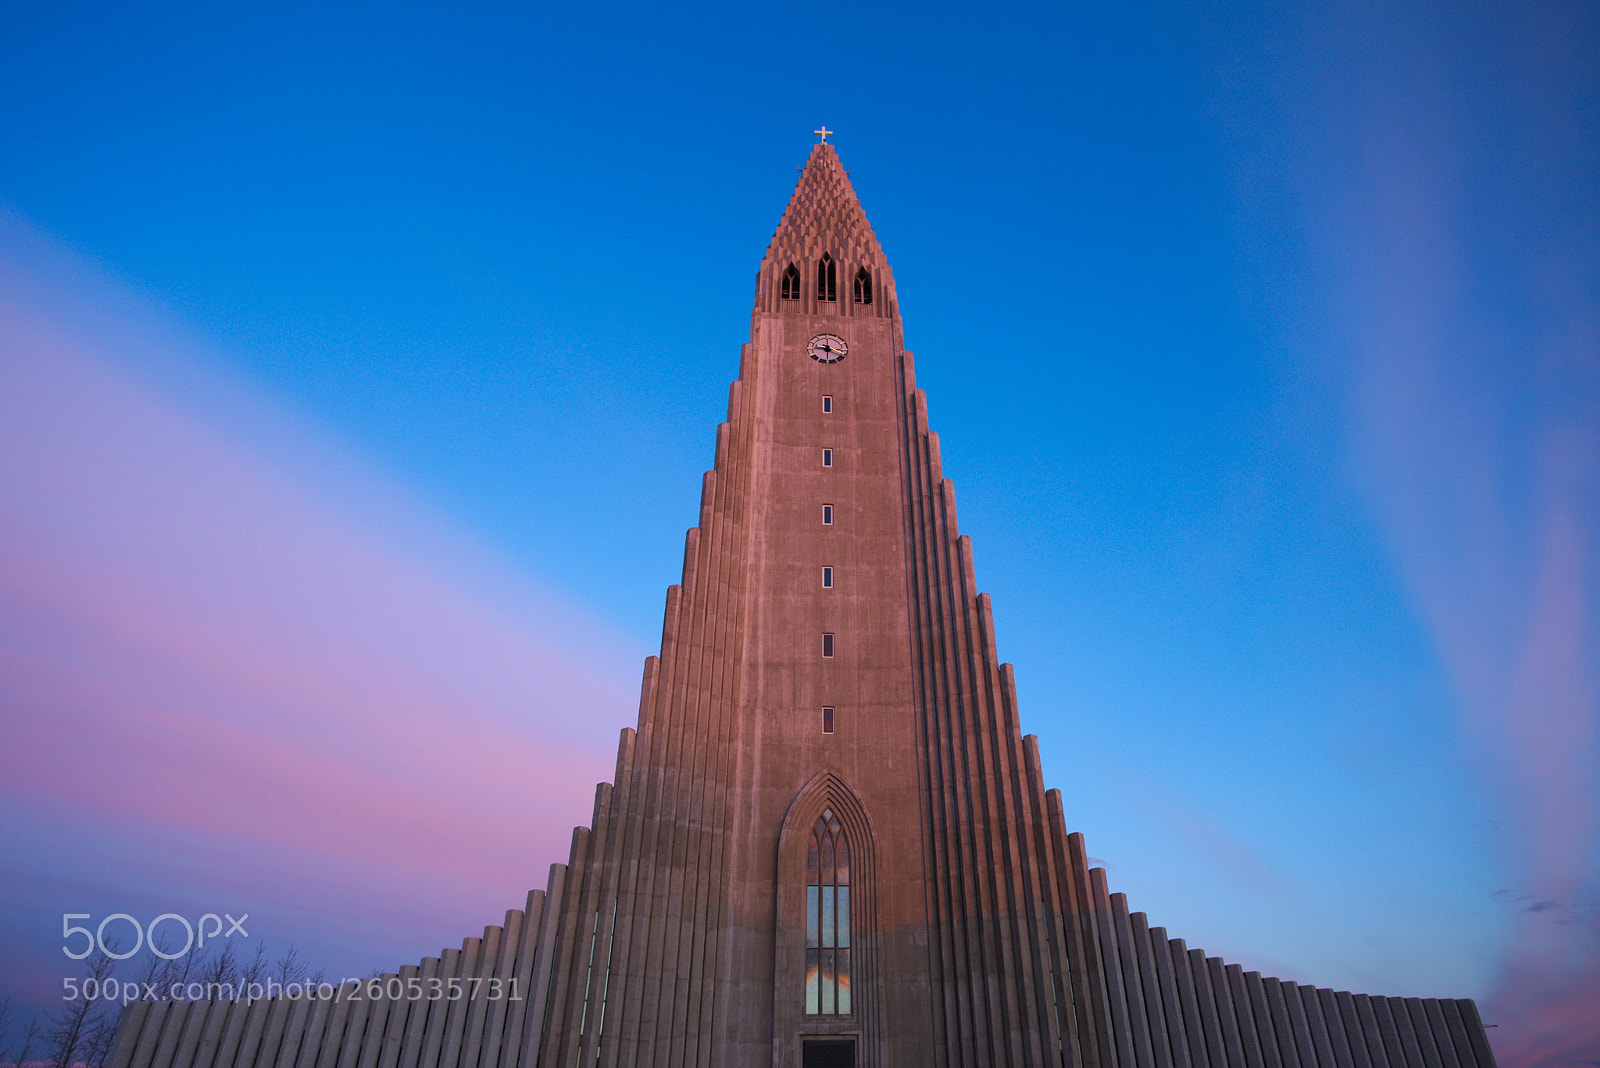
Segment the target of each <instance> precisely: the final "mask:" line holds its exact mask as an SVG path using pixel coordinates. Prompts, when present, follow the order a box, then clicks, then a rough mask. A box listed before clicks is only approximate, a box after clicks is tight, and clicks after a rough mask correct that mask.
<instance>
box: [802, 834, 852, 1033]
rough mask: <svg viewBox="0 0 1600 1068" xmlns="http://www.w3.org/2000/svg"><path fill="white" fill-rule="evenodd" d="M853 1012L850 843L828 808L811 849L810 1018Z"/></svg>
mask: <svg viewBox="0 0 1600 1068" xmlns="http://www.w3.org/2000/svg"><path fill="white" fill-rule="evenodd" d="M850 1011H851V1009H850V840H849V838H848V837H847V836H846V835H845V833H844V827H843V826H842V825H841V824H840V823H839V817H838V816H836V815H834V812H833V809H831V808H825V809H823V810H822V815H821V816H819V817H818V818H817V822H816V823H815V824H814V825H813V826H812V828H811V846H810V848H809V849H808V850H807V851H806V1015H807V1016H848V1015H849V1014H850Z"/></svg>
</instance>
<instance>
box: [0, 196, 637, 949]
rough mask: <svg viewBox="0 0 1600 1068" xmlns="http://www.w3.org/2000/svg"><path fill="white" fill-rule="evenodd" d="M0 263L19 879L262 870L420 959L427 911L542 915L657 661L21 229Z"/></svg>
mask: <svg viewBox="0 0 1600 1068" xmlns="http://www.w3.org/2000/svg"><path fill="white" fill-rule="evenodd" d="M0 238H3V239H0V250H5V251H3V252H0V382H3V383H4V386H3V388H0V706H3V709H4V712H3V715H0V752H5V753H6V754H7V755H8V757H9V758H10V759H9V760H8V761H7V769H6V773H5V774H4V776H0V805H3V806H4V807H5V808H6V810H7V811H8V812H9V813H10V814H11V815H10V817H8V819H7V821H6V823H7V825H8V827H9V828H10V829H8V830H7V831H6V832H5V835H4V841H5V844H6V846H7V847H8V848H7V849H5V850H4V851H3V852H4V853H5V855H7V856H8V857H10V858H11V860H10V861H9V862H8V863H9V865H10V869H11V870H10V872H9V873H8V880H9V879H11V878H13V877H15V878H19V879H20V878H22V877H23V876H22V875H21V874H20V873H21V872H22V871H24V870H25V871H26V873H27V874H26V877H27V878H28V879H30V880H33V881H34V882H35V883H36V884H39V885H42V884H43V883H44V882H50V881H51V880H54V881H55V882H57V883H59V884H60V885H63V886H84V887H87V886H91V885H93V886H96V887H98V888H99V890H98V891H96V892H97V893H101V894H102V895H111V896H113V897H114V896H115V895H116V894H117V893H119V892H122V893H126V894H130V895H138V894H145V893H147V892H148V891H149V890H150V889H151V888H152V887H151V885H150V884H151V883H152V881H154V880H158V879H161V878H163V876H162V875H161V872H162V871H163V870H164V869H166V868H169V867H172V866H176V865H178V864H179V857H178V856H177V853H179V852H193V853H194V854H196V855H197V856H198V857H199V858H200V859H199V861H198V870H199V871H200V872H201V874H199V875H197V876H196V877H195V878H196V880H197V882H198V884H200V885H190V886H187V887H183V888H180V891H174V892H182V893H185V894H188V895H189V896H193V897H197V898H203V897H205V896H206V892H205V889H206V887H207V886H210V887H212V888H213V889H215V890H216V893H217V894H218V895H222V894H223V891H222V889H221V888H222V887H224V886H231V887H232V889H231V890H230V891H229V892H230V893H237V892H239V891H240V890H241V887H240V886H239V885H237V884H236V883H235V882H234V879H235V877H236V876H238V875H239V874H240V872H241V871H243V870H247V871H248V872H249V878H248V879H247V880H246V886H245V887H243V890H244V892H246V893H247V894H248V895H249V897H250V898H251V899H252V900H253V901H254V902H255V904H254V905H253V906H252V907H255V908H257V909H258V911H262V910H265V911H272V910H273V909H278V910H279V911H280V912H282V913H283V914H284V915H289V914H292V913H293V912H294V911H295V910H297V909H298V910H304V909H307V908H310V909H321V910H325V911H327V912H330V913H336V914H340V915H343V916H345V917H346V918H347V920H348V921H349V923H350V924H364V923H370V922H371V920H372V917H373V915H374V913H375V912H376V914H378V915H388V916H391V917H398V918H403V922H409V923H411V924H413V927H412V929H411V932H410V935H409V939H410V941H415V942H416V943H417V944H415V945H412V946H410V948H409V949H407V950H406V952H407V953H409V954H410V955H411V956H413V957H415V956H417V955H420V954H421V953H424V952H433V951H436V950H437V949H438V948H439V947H438V945H437V944H435V943H434V942H433V939H435V938H436V937H438V935H437V933H436V932H432V931H430V933H429V934H428V935H426V936H425V937H426V939H427V940H426V941H424V940H423V939H424V936H422V935H420V934H419V933H418V928H417V926H416V922H417V917H416V908H415V902H417V901H429V902H437V901H439V900H454V901H455V902H457V903H458V904H457V905H456V906H455V907H456V908H458V909H460V908H462V907H463V906H462V905H461V904H459V903H461V902H465V903H466V907H467V908H470V909H476V910H482V909H483V908H484V907H485V906H486V904H488V903H489V902H491V901H498V908H497V909H496V910H495V911H493V912H491V913H490V914H489V915H487V916H481V917H480V918H479V919H478V920H477V922H478V923H479V924H481V923H482V922H486V921H487V920H491V919H497V918H498V911H499V910H503V909H504V908H507V907H513V906H516V905H519V904H520V903H521V900H522V897H523V895H524V893H525V891H526V890H527V889H528V888H530V887H532V886H535V885H542V883H543V880H544V876H545V869H546V867H547V866H548V864H549V863H550V862H551V861H556V860H564V859H565V857H566V850H567V845H568V839H569V836H570V832H571V828H572V827H573V825H574V824H577V823H585V822H587V821H588V818H589V808H590V804H591V801H592V797H593V789H594V784H595V783H596V782H597V781H600V780H602V779H609V778H610V776H611V773H612V765H613V761H614V754H615V745H616V733H617V730H618V728H619V727H621V726H624V725H631V721H632V717H633V713H634V711H635V708H636V702H637V697H636V693H637V691H636V685H637V683H636V680H637V677H638V674H637V673H638V662H637V652H635V651H633V650H630V649H629V648H628V643H627V642H626V641H624V640H623V639H621V638H620V637H618V636H617V635H615V634H613V633H611V632H609V631H608V630H607V629H606V628H605V627H604V626H603V625H601V624H599V623H597V622H596V621H594V620H593V619H590V618H588V617H587V616H586V614H585V613H584V612H583V611H582V610H580V609H579V608H577V607H576V606H575V605H572V604H570V603H568V602H566V601H565V600H564V599H563V598H562V597H561V596H559V595H558V594H556V593H555V592H553V591H552V590H550V589H548V588H545V587H542V586H541V585H540V584H539V583H538V582H537V581H535V580H533V579H531V578H530V577H528V576H527V575H525V574H521V573H519V572H518V570H517V569H516V568H515V567H514V566H513V565H510V564H508V563H506V562H505V561H503V560H501V559H499V558H497V557H496V555H495V554H494V553H493V552H492V551H490V550H489V549H487V548H486V547H484V546H483V545H481V544H478V543H476V542H475V541H474V540H473V539H471V538H470V537H469V536H467V535H465V534H463V533H461V532H458V531H454V530H452V529H451V528H450V527H449V526H448V525H447V524H446V523H444V522H442V521H441V520H439V519H437V518H436V517H434V516H432V515H431V514H430V513H429V512H428V510H427V508H426V507H425V506H423V505H421V504H419V503H417V502H416V501H413V500H411V499H409V498H408V496H407V495H406V494H405V493H404V492H403V491H402V490H400V489H398V488H396V487H395V486H393V485H392V484H390V483H389V481H388V480H387V479H385V478H384V476H383V475H382V474H381V473H378V472H374V471H372V470H370V469H368V468H366V467H364V466H363V464H362V462H361V461H360V460H359V459H358V458H356V457H354V456H353V455H351V454H350V453H349V452H348V450H345V449H343V448H341V447H340V446H339V445H338V444H337V443H333V442H329V441H327V440H326V439H324V438H323V437H321V436H319V435H318V434H317V433H316V432H315V431H314V430H311V429H308V428H306V427H304V426H300V425H297V424H296V422H295V420H294V419H293V417H292V416H290V415H289V414H287V413H286V412H284V411H282V410H280V409H279V408H277V407H276V406H275V405H274V404H273V402H272V401H271V400H270V398H267V397H265V396H264V395H261V394H259V393H258V392H257V391H253V390H252V389H251V387H249V386H248V385H247V384H244V383H240V382H236V381H229V380H227V379H226V378H225V377H223V376H222V374H221V373H220V372H218V371H216V370H215V369H212V368H208V367H207V365H206V363H205V361H206V360H207V359H208V357H207V356H206V355H205V354H204V353H203V352H201V353H198V354H197V353H196V352H195V346H193V345H192V344H191V343H189V342H187V341H185V340H184V339H182V338H181V337H178V336H176V335H175V334H174V333H173V331H172V330H171V328H170V327H168V326H166V325H165V324H163V323H161V322H160V320H159V318H158V317H156V316H154V315H152V314H151V313H150V312H148V311H147V310H145V309H141V308H139V307H138V306H137V305H136V304H133V303H130V301H129V300H128V298H127V297H126V296H125V295H124V294H122V293H119V292H117V291H116V290H115V289H114V288H112V287H109V286H107V285H106V284H104V283H103V282H101V281H99V280H98V279H96V278H94V277H93V276H92V274H90V273H89V272H88V271H86V270H85V269H83V268H81V267H79V266H77V265H75V264H74V263H72V262H71V260H70V258H69V257H66V256H64V255H63V254H62V253H60V252H59V251H57V250H54V249H52V248H50V246H49V245H48V243H47V242H45V241H43V240H42V239H40V238H38V237H37V236H36V235H33V234H30V233H28V232H27V231H26V229H25V228H23V227H21V226H20V225H19V224H17V223H16V222H15V220H8V219H4V218H0ZM29 821H33V822H32V823H31V825H30V824H29ZM45 826H48V827H49V828H50V834H49V835H48V836H46V837H44V838H40V837H37V836H35V837H30V838H27V842H28V845H27V847H26V849H25V850H23V849H22V847H21V846H20V845H19V843H20V842H21V841H22V840H23V837H26V835H27V833H28V832H37V831H39V830H40V828H42V827H45ZM113 828H114V829H115V833H113V831H112V829H113ZM119 838H120V839H121V841H119ZM128 839H132V840H135V841H142V842H145V843H147V845H148V850H147V851H148V852H150V853H153V854H159V855H158V856H154V857H149V858H144V859H139V860H130V859H129V857H130V856H137V852H136V851H124V850H123V848H122V847H123V845H124V844H126V841H127V840H128ZM24 852H25V853H26V855H23V853H24ZM162 856H165V857H166V858H167V860H169V861H170V864H165V863H163V862H162ZM207 857H209V858H210V860H206V859H205V858H207ZM147 860H148V864H147V863H146V861H147ZM118 864H124V865H127V866H126V867H125V868H123V869H122V870H118V869H117V867H116V865H118ZM362 873H365V875H363V874H362ZM362 878H370V879H372V883H373V885H372V886H371V887H370V888H367V889H364V888H363V887H362V886H361V885H360V881H361V879H362ZM119 888H120V889H119ZM447 891H448V892H447ZM407 892H409V894H410V898H411V901H410V903H408V902H407V900H406V894H407ZM346 895H349V896H346ZM224 896H225V895H224ZM41 908H42V909H43V910H44V912H45V913H46V914H45V915H43V916H41V917H30V918H28V919H27V923H28V924H29V925H30V926H29V931H30V937H31V936H32V935H34V934H37V933H38V932H39V931H43V932H44V933H45V934H48V933H49V932H50V931H51V930H52V922H53V930H54V931H55V934H56V935H59V926H60V920H59V916H57V917H56V918H55V919H54V921H51V918H50V915H49V914H48V913H49V912H50V910H52V909H53V910H54V911H55V912H57V913H59V912H61V911H70V910H71V905H70V902H65V901H62V902H53V903H49V904H46V905H42V906H41ZM13 922H14V923H20V922H22V921H20V920H16V921H13ZM35 928H37V930H36V929H35ZM14 933H15V932H14V930H8V931H7V935H8V938H7V940H8V941H10V940H11V936H12V935H13V934H14ZM469 933H473V932H472V930H471V929H470V928H469V929H463V930H460V931H458V932H457V933H456V934H455V935H454V936H453V937H455V938H456V939H459V938H460V937H461V936H462V935H465V934H469ZM374 937H377V936H376V935H375V936H374ZM384 937H392V938H393V939H395V940H398V941H405V940H406V939H407V934H406V932H405V931H400V932H398V933H396V932H389V933H388V934H387V935H385V936H384ZM280 940H281V941H288V940H294V938H293V936H290V935H287V934H284V935H280ZM302 941H303V939H302ZM394 944H395V942H394V941H389V942H386V943H384V952H395V950H394V949H393V946H394ZM407 944H409V943H407ZM372 945H373V946H375V945H377V943H372ZM305 948H307V949H308V950H310V951H311V953H312V955H313V956H314V955H315V950H314V948H313V947H309V946H307V947H305ZM369 948H370V947H369ZM41 952H43V953H44V954H45V957H42V958H39V959H40V960H43V959H46V958H48V957H49V955H50V954H53V953H57V952H59V951H58V950H57V949H54V948H52V946H51V944H50V943H48V942H46V943H44V944H43V948H42V950H41ZM376 952H377V950H374V954H376ZM375 963H377V962H376V961H375ZM381 963H384V964H385V965H386V966H388V965H392V964H398V963H400V960H398V959H396V960H383V961H381Z"/></svg>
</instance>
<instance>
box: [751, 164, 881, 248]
mask: <svg viewBox="0 0 1600 1068" xmlns="http://www.w3.org/2000/svg"><path fill="white" fill-rule="evenodd" d="M824 252H826V253H829V254H831V255H832V256H833V258H834V259H841V258H843V259H846V260H849V261H852V262H855V263H867V264H870V265H872V266H874V267H876V266H880V265H882V264H883V249H882V248H881V247H879V245H878V237H877V235H876V234H874V233H873V232H872V225H871V224H870V223H868V222H867V216H866V213H865V212H863V211H862V210H861V201H860V200H858V199H857V198H856V191H855V188H854V187H853V186H851V184H850V176H849V175H848V174H846V173H845V170H844V165H843V164H841V163H840V162H839V155H838V153H836V152H834V150H833V146H832V145H830V144H826V143H822V144H817V145H815V146H813V147H812V149H811V157H810V158H809V159H807V160H806V165H805V169H804V170H803V171H802V172H801V174H800V181H799V182H797V183H795V187H794V195H793V196H791V197H790V198H789V206H788V207H787V208H786V209H785V210H784V213H783V219H782V221H780V222H779V223H778V229H777V232H776V233H774V234H773V235H772V243H771V244H770V245H768V246H767V255H766V258H765V260H764V261H763V265H765V264H769V263H776V264H778V265H779V266H780V267H781V266H785V265H787V264H789V263H796V264H801V263H810V262H815V261H816V260H817V259H818V258H819V257H820V256H821V255H822V254H823V253H824Z"/></svg>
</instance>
